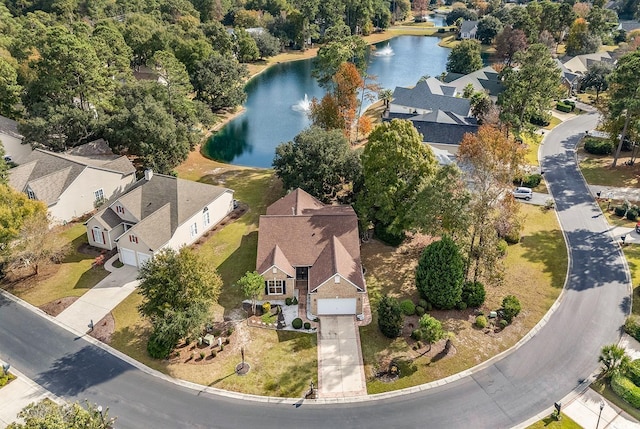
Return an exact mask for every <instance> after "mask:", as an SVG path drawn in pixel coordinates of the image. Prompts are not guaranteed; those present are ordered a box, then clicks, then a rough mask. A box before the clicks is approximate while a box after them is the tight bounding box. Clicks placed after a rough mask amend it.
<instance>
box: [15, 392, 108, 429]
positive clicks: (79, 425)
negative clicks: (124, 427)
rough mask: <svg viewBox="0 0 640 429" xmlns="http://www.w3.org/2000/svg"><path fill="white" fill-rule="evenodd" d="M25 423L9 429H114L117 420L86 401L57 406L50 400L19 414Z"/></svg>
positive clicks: (28, 406)
mask: <svg viewBox="0 0 640 429" xmlns="http://www.w3.org/2000/svg"><path fill="white" fill-rule="evenodd" d="M18 417H20V418H21V419H22V420H23V422H14V423H11V424H9V426H7V429H113V428H114V427H115V426H114V424H115V421H116V418H114V417H110V416H109V409H108V408H107V409H105V410H102V409H98V406H97V405H95V404H93V403H90V402H88V401H85V406H84V407H83V406H82V405H80V404H79V403H77V402H75V403H73V404H66V403H65V404H57V403H55V402H53V401H51V400H49V399H43V400H42V401H40V402H34V403H31V404H29V405H27V406H26V407H25V408H23V409H22V410H21V411H20V413H18Z"/></svg>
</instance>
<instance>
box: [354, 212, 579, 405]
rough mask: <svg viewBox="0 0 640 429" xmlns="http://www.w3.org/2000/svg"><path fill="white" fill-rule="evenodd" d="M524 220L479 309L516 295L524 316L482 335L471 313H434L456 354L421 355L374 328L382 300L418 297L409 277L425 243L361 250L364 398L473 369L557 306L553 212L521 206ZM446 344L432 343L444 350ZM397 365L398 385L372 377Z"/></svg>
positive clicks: (560, 265)
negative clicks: (500, 277) (365, 309)
mask: <svg viewBox="0 0 640 429" xmlns="http://www.w3.org/2000/svg"><path fill="white" fill-rule="evenodd" d="M521 207H522V211H523V213H524V214H525V215H526V216H527V218H526V219H527V220H526V222H525V230H524V232H523V237H524V238H523V240H522V242H521V243H519V244H517V245H512V246H509V249H508V252H507V256H506V258H505V266H506V270H505V282H504V284H503V285H499V286H498V285H487V286H486V289H487V299H486V302H485V304H484V305H483V307H482V310H483V311H484V312H485V314H487V313H488V311H490V310H495V309H497V308H499V307H500V305H501V302H502V298H504V296H506V295H508V294H514V295H516V296H517V297H518V299H519V300H520V302H521V303H522V313H521V314H520V315H519V316H518V317H517V318H516V319H515V320H514V322H513V324H512V325H510V326H509V327H507V328H506V329H505V330H504V331H502V332H499V333H489V334H485V333H484V332H483V331H482V330H479V329H476V328H475V327H473V326H472V323H473V321H474V318H475V316H474V314H473V310H471V309H468V310H464V311H433V312H431V314H432V315H433V316H435V317H437V318H438V319H440V320H441V321H442V322H443V325H444V327H445V329H446V330H448V331H449V332H452V333H453V334H454V335H455V336H454V339H453V343H454V346H455V349H456V351H455V354H454V355H452V356H447V357H444V358H441V356H438V355H436V357H428V356H423V357H418V356H417V353H416V352H415V351H414V350H413V349H412V347H411V344H410V342H408V341H407V340H405V338H404V337H401V338H397V339H394V340H390V339H388V338H386V337H384V336H383V335H382V334H381V333H380V331H379V329H378V326H377V321H376V315H375V308H376V305H377V302H378V301H379V299H380V297H381V296H382V295H384V294H389V295H391V296H394V297H396V298H398V299H400V300H402V299H407V298H409V299H412V300H414V301H415V300H417V299H418V293H417V291H416V289H415V282H414V271H415V267H416V265H417V259H418V257H419V255H420V252H421V251H422V248H423V247H424V246H425V245H426V244H427V242H424V241H423V242H421V243H417V244H413V245H412V244H404V245H403V246H401V247H400V248H397V249H394V248H391V247H388V246H384V245H382V244H380V243H379V242H376V241H371V242H369V243H367V244H364V245H363V246H362V259H363V264H364V266H365V267H366V269H367V274H366V279H367V287H368V290H369V297H370V299H371V302H372V310H373V313H374V320H373V322H372V323H371V324H370V325H369V326H365V327H362V328H360V337H361V341H362V352H363V357H364V362H365V371H366V374H367V378H368V382H367V390H368V392H369V393H380V392H385V391H390V390H396V389H400V388H404V387H410V386H416V385H419V384H423V383H427V382H430V381H433V380H437V379H440V378H443V377H446V376H449V375H452V374H455V373H457V372H460V371H462V370H464V369H468V368H471V367H473V366H475V365H477V364H479V363H481V362H483V361H485V360H487V359H488V358H490V357H491V356H494V355H496V354H498V353H500V352H502V351H504V350H506V349H508V348H509V347H511V346H512V345H514V344H515V343H516V342H517V341H518V340H519V339H520V338H522V337H523V336H524V335H525V334H526V333H527V332H528V331H529V330H530V329H531V328H532V327H533V326H534V325H535V324H536V323H538V321H539V320H540V319H541V318H542V316H544V314H545V313H546V312H547V310H548V309H549V307H550V306H551V305H552V304H553V302H554V301H555V300H556V298H557V297H558V295H559V294H560V291H561V290H562V287H563V285H564V279H565V275H566V271H567V255H566V247H565V245H564V239H563V237H562V232H561V231H560V228H559V225H558V223H557V218H556V216H555V213H554V212H553V211H543V210H542V209H541V208H539V207H535V206H531V205H527V204H522V205H521ZM443 345H444V342H440V343H437V344H435V345H434V348H436V349H438V351H440V350H442V347H443ZM391 358H395V359H400V360H401V362H403V367H402V366H401V371H402V376H401V377H400V378H399V379H398V380H397V381H395V382H392V383H385V382H382V381H380V380H377V379H375V378H374V377H373V374H375V372H377V371H379V370H384V369H386V368H385V362H388V361H389V360H390V359H391Z"/></svg>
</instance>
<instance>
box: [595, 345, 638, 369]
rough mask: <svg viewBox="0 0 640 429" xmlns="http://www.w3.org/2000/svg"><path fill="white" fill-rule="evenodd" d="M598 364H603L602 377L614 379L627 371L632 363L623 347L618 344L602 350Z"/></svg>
mask: <svg viewBox="0 0 640 429" xmlns="http://www.w3.org/2000/svg"><path fill="white" fill-rule="evenodd" d="M598 362H601V363H602V371H601V375H602V376H604V377H612V376H614V375H616V374H618V373H620V372H623V371H624V370H625V369H627V367H628V366H629V364H630V363H631V359H630V358H629V356H628V355H627V354H626V353H625V350H624V349H623V348H622V347H620V346H618V345H616V344H610V345H608V346H604V347H603V348H602V350H601V351H600V357H598Z"/></svg>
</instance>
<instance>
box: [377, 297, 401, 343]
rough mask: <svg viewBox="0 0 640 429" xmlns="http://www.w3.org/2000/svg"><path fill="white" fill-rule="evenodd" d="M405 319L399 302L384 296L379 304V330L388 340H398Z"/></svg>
mask: <svg viewBox="0 0 640 429" xmlns="http://www.w3.org/2000/svg"><path fill="white" fill-rule="evenodd" d="M403 326H404V317H403V316H402V309H401V308H400V304H398V300H397V299H395V298H393V297H390V296H387V295H385V296H383V297H382V298H381V299H380V302H378V328H380V332H382V333H383V334H384V336H385V337H388V338H396V337H398V336H400V334H401V333H402V327H403Z"/></svg>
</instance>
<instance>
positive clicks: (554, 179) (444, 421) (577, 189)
mask: <svg viewBox="0 0 640 429" xmlns="http://www.w3.org/2000/svg"><path fill="white" fill-rule="evenodd" d="M596 122H597V116H596V115H593V114H585V115H581V116H578V117H576V118H575V119H572V120H569V121H567V122H565V123H563V124H561V125H559V126H558V127H556V128H555V129H554V130H553V131H551V132H550V133H548V135H547V136H546V139H545V143H544V144H543V146H542V154H543V155H544V163H543V168H544V170H545V178H546V179H547V180H548V182H549V189H550V191H551V193H552V194H553V196H554V197H555V198H556V207H557V209H558V215H559V218H560V221H561V224H562V227H563V229H564V231H565V234H566V238H567V241H568V245H569V247H570V255H571V263H570V266H569V273H568V276H567V279H566V280H567V284H566V287H565V291H564V294H563V296H562V299H561V303H560V305H559V306H558V308H557V310H556V311H555V313H554V314H553V315H552V316H551V318H550V320H549V322H548V323H547V324H546V325H545V326H544V327H543V328H542V329H541V330H540V331H538V332H537V334H535V335H534V336H533V337H532V338H531V339H530V340H529V341H527V342H526V343H524V344H523V345H522V346H521V347H519V348H517V349H516V350H514V351H512V352H511V353H509V354H508V355H507V356H506V357H504V358H503V359H500V360H498V361H497V362H494V363H491V364H488V365H485V366H484V367H483V368H482V369H479V370H478V371H476V372H474V373H473V374H472V375H471V376H467V377H464V378H461V379H460V380H457V381H454V382H452V383H449V384H446V385H443V386H440V387H437V388H433V389H429V390H427V391H422V392H417V393H412V394H408V395H398V396H395V397H392V398H386V399H384V400H375V396H374V397H371V398H370V400H366V401H362V402H354V403H342V404H331V405H329V404H324V405H321V404H313V403H310V402H303V401H298V402H297V403H296V404H292V403H291V401H281V402H279V401H277V400H274V402H273V403H264V402H257V401H252V400H248V399H244V400H238V399H231V398H227V397H224V396H220V395H217V394H212V393H208V392H203V391H198V390H192V389H188V388H186V387H182V386H179V385H176V384H174V383H172V382H169V381H166V380H164V379H162V378H159V377H154V376H152V375H149V374H147V373H145V372H142V371H140V370H139V369H136V368H134V367H132V366H131V365H129V364H127V363H125V362H123V361H122V360H120V359H119V358H117V357H115V356H114V355H112V354H110V353H107V352H105V351H104V350H102V349H100V348H98V347H96V346H94V345H92V344H90V343H89V342H87V341H85V340H84V339H83V338H78V337H76V336H74V335H73V334H71V333H69V332H68V331H66V330H64V329H62V328H60V327H59V326H57V325H54V324H52V323H51V322H49V321H48V320H47V319H45V318H43V317H41V316H40V315H38V314H35V313H33V312H31V311H28V310H27V309H25V308H24V307H22V306H20V305H17V304H15V303H14V302H12V301H10V300H8V299H7V298H5V297H1V296H0V358H2V359H3V360H5V361H8V362H9V363H11V364H12V365H13V366H14V367H16V368H18V369H19V370H20V371H22V372H23V373H25V375H26V376H28V377H30V378H32V379H33V380H35V381H36V382H38V383H40V384H41V385H43V386H44V387H45V388H47V389H49V390H50V391H52V392H53V393H55V394H56V395H58V396H61V397H64V398H67V399H69V400H84V399H85V398H86V399H88V400H90V401H92V402H95V403H98V404H101V405H103V406H108V407H110V414H111V415H112V416H117V417H118V421H117V427H118V428H183V427H185V428H186V427H189V428H204V427H210V428H250V427H261V428H278V429H282V428H300V427H304V428H329V427H334V428H385V429H387V428H416V427H430V428H469V427H474V428H507V427H511V426H514V425H517V424H519V423H521V422H523V421H525V420H526V419H528V418H530V417H531V416H533V415H536V414H537V413H540V412H542V411H544V410H545V409H547V408H549V407H550V406H552V404H553V402H554V401H557V400H559V399H560V398H562V397H564V396H565V395H567V394H568V393H569V392H570V391H572V390H573V389H575V388H577V387H579V386H580V385H581V384H582V382H583V381H584V380H585V379H586V378H588V377H589V376H590V375H591V374H592V373H593V371H594V370H596V369H597V367H598V362H597V358H598V354H599V351H600V348H601V347H602V346H603V345H605V344H609V343H613V342H616V341H618V339H619V337H620V328H621V326H622V324H623V322H624V318H625V315H626V314H627V313H628V312H629V310H630V305H631V302H630V297H629V292H630V289H629V279H628V274H627V270H626V266H625V263H624V259H623V258H622V254H621V251H620V249H619V247H618V245H617V244H616V243H615V241H614V240H612V237H611V235H610V234H609V233H608V227H607V224H606V223H605V221H604V220H603V217H602V216H596V217H594V214H597V213H599V209H598V207H597V205H596V204H595V202H594V201H593V198H592V197H591V196H590V194H589V192H588V190H587V187H586V185H585V183H584V181H583V180H582V177H581V175H580V173H579V171H578V170H577V167H576V163H575V153H574V146H575V144H576V142H577V140H578V138H579V135H581V134H583V133H584V130H585V129H592V128H593V127H594V126H595V123H596ZM543 238H544V237H543ZM540 242H541V243H543V244H542V245H544V240H540ZM540 250H541V249H536V248H532V249H530V250H529V253H528V255H529V256H530V257H532V258H536V257H541V256H543V255H544V253H542V252H541V251H540ZM526 256H527V255H525V257H526ZM549 262H553V261H549ZM553 280H554V282H555V284H556V285H557V287H558V288H560V287H562V285H563V283H564V281H565V278H556V279H553ZM516 295H517V293H516ZM524 310H525V311H526V309H524ZM230 376H234V375H233V374H230ZM301 383H303V384H305V385H306V384H307V383H308V380H301Z"/></svg>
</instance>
